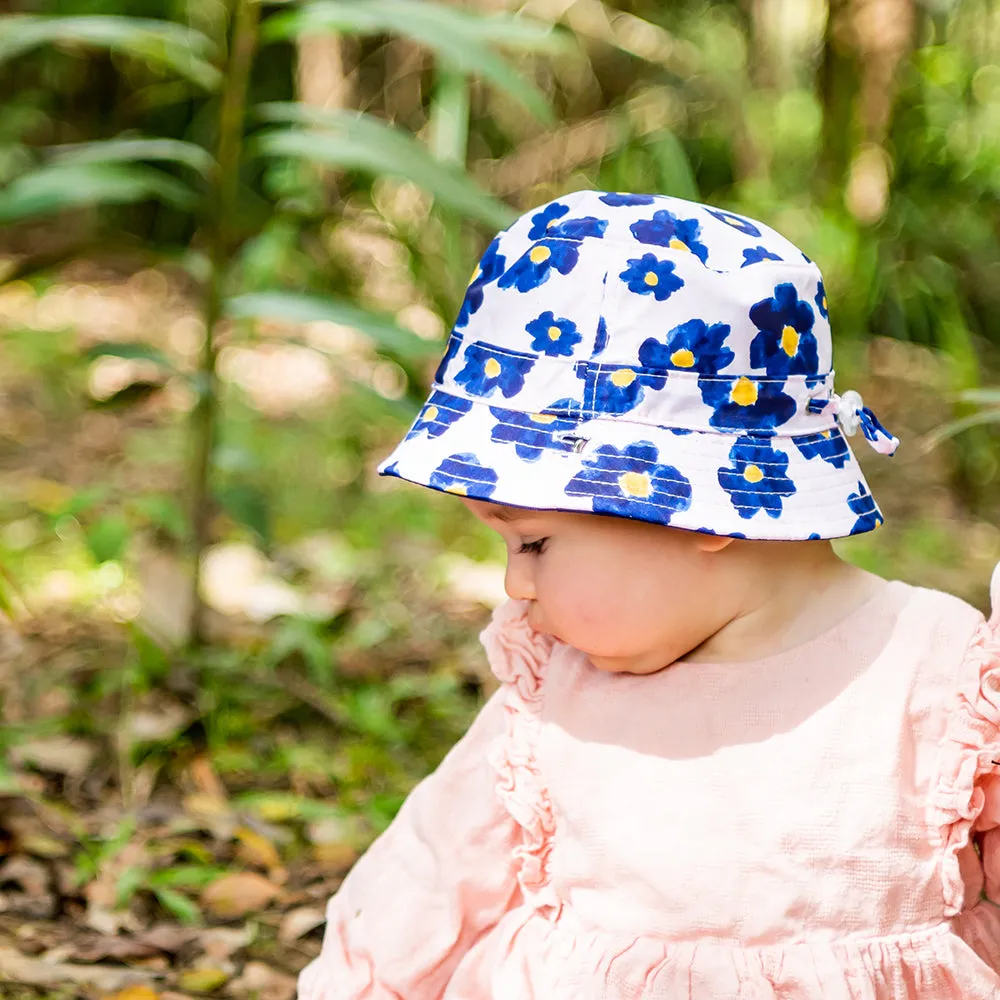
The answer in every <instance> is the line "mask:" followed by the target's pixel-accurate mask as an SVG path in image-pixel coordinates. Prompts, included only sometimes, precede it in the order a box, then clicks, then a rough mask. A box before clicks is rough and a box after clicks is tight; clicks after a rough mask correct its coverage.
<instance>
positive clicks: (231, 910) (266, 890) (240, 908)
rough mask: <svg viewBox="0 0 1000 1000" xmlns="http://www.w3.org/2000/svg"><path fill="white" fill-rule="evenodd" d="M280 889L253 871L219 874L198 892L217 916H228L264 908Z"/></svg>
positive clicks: (238, 915)
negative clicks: (201, 891)
mask: <svg viewBox="0 0 1000 1000" xmlns="http://www.w3.org/2000/svg"><path fill="white" fill-rule="evenodd" d="M280 891H281V889H280V888H279V887H278V886H276V885H275V884H274V883H273V882H271V881H269V880H268V879H266V878H264V876H263V875H258V874H257V873H256V872H237V873H235V874H232V875H223V876H222V877H221V878H218V879H216V880H215V881H214V882H213V883H212V884H211V885H209V886H208V887H207V888H206V889H205V891H204V892H203V893H202V894H201V902H202V905H203V906H204V907H206V909H208V910H210V911H211V912H212V913H214V914H215V915H216V916H217V917H222V918H223V919H232V918H233V917H242V916H245V915H246V914H248V913H252V912H253V911H255V910H262V909H264V908H265V907H266V906H267V905H268V903H270V902H271V900H272V899H274V897H275V896H277V895H278V893H279V892H280Z"/></svg>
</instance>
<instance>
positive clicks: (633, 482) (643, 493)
mask: <svg viewBox="0 0 1000 1000" xmlns="http://www.w3.org/2000/svg"><path fill="white" fill-rule="evenodd" d="M618 486H619V487H620V488H621V491H622V493H624V494H625V496H627V497H639V498H640V499H642V500H645V499H646V497H648V496H649V495H650V494H651V493H652V492H653V482H652V480H651V479H650V478H649V473H648V472H623V473H622V474H621V475H620V476H619V477H618Z"/></svg>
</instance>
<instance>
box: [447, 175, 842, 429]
mask: <svg viewBox="0 0 1000 1000" xmlns="http://www.w3.org/2000/svg"><path fill="white" fill-rule="evenodd" d="M831 371H832V347H831V338H830V327H829V323H828V321H827V315H826V296H825V290H824V288H823V281H822V276H821V274H820V272H819V269H818V268H817V267H816V265H815V264H814V263H812V261H810V260H809V259H808V258H807V257H806V256H805V254H803V253H802V251H801V250H799V249H798V248H797V247H795V245H794V244H792V243H791V242H790V241H789V240H787V239H785V238H784V237H783V236H781V235H780V234H778V233H776V232H775V231H774V230H773V229H770V228H769V227H767V226H765V225H763V224H762V223H759V222H756V221H754V220H751V219H747V218H744V217H742V216H738V215H734V214H732V213H729V212H723V211H720V210H718V209H714V208H710V207H708V206H705V205H700V204H696V203H694V202H689V201H684V200H682V199H679V198H672V197H668V196H665V195H635V194H615V193H607V192H599V191H579V192H576V193H574V194H571V195H567V196H566V197H562V198H558V199H555V200H554V201H551V202H548V203H547V204H545V205H542V206H540V207H539V208H537V209H534V210H533V211H531V212H528V213H526V214H525V215H523V216H522V217H521V218H519V219H518V220H517V221H515V222H514V223H513V224H512V225H511V226H510V227H509V228H508V229H507V230H505V231H504V232H502V233H500V234H499V235H498V236H497V237H496V238H495V239H494V240H493V242H492V243H491V244H490V246H489V248H488V249H487V251H486V253H485V254H484V255H483V258H482V260H481V261H480V263H479V266H478V267H477V268H476V271H475V273H474V275H473V279H472V281H471V282H470V285H469V288H468V290H467V292H466V296H465V299H464V301H463V303H462V308H461V310H460V312H459V316H458V319H457V321H456V323H455V328H454V330H453V332H452V336H451V341H450V343H449V347H448V352H447V354H446V356H445V358H444V360H443V361H442V364H441V365H440V367H439V369H438V373H437V379H436V381H437V382H438V383H439V384H441V385H444V386H446V387H447V388H448V389H449V391H455V392H457V393H459V394H462V395H466V396H469V397H492V398H500V397H504V398H506V399H510V400H512V403H511V405H512V406H514V407H515V408H517V409H519V410H524V411H542V410H545V411H549V412H566V413H571V414H573V415H576V416H598V415H608V416H623V417H624V416H626V415H628V416H629V418H630V419H637V420H640V421H642V422H650V423H656V424H658V425H660V426H677V427H681V428H684V427H691V428H698V429H702V428H703V429H706V430H709V429H715V430H721V431H725V430H743V431H758V432H761V433H774V431H775V429H776V428H777V427H778V426H784V425H786V424H790V426H789V427H788V428H787V431H789V432H791V431H792V430H793V429H794V430H795V431H797V432H808V431H815V430H817V429H821V428H822V427H828V426H829V425H830V420H829V419H828V418H826V419H825V420H820V419H818V414H819V411H820V409H821V407H822V406H823V405H825V403H827V402H828V401H829V399H830V395H831V393H832V375H831ZM515 397H516V398H517V402H514V401H513V400H514V398H515Z"/></svg>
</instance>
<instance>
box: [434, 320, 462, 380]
mask: <svg viewBox="0 0 1000 1000" xmlns="http://www.w3.org/2000/svg"><path fill="white" fill-rule="evenodd" d="M461 346H462V335H461V334H460V333H456V332H455V331H454V330H452V331H451V334H450V335H449V337H448V347H447V348H446V349H445V352H444V357H443V358H442V359H441V362H440V364H438V366H437V371H436V372H434V381H435V382H438V383H440V382H443V381H444V374H445V372H446V371H447V370H448V365H450V364H451V362H452V360H453V359H454V357H455V355H456V354H458V349H459V348H460V347H461Z"/></svg>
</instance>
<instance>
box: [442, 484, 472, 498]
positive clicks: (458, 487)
mask: <svg viewBox="0 0 1000 1000" xmlns="http://www.w3.org/2000/svg"><path fill="white" fill-rule="evenodd" d="M444 491H445V493H457V494H458V495H459V496H460V497H467V496H468V495H469V488H468V486H466V485H465V483H452V484H451V486H446V487H445V488H444Z"/></svg>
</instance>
